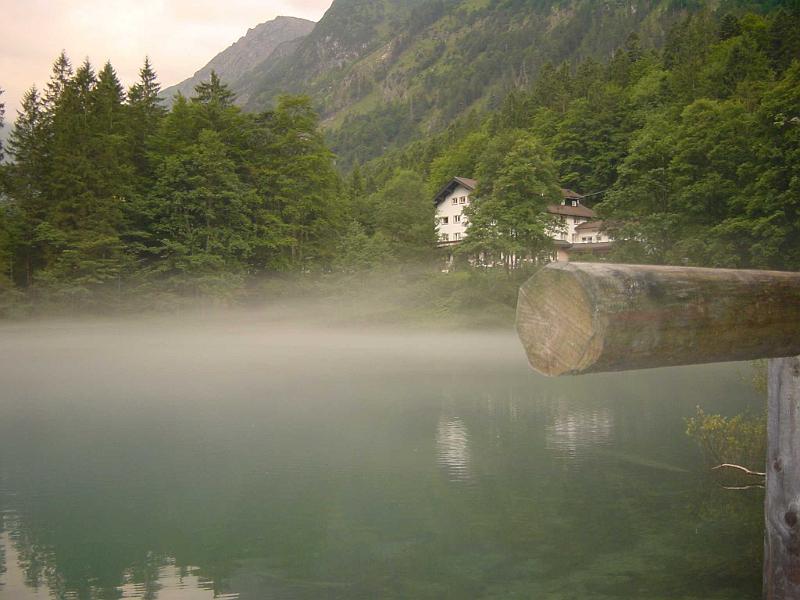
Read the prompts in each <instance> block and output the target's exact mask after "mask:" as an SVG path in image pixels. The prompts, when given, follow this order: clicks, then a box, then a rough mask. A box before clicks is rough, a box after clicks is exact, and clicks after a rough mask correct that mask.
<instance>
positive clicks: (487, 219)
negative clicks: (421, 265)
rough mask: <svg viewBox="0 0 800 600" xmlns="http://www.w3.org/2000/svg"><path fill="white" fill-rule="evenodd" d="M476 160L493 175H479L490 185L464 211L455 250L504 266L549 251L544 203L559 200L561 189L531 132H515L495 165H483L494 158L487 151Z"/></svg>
mask: <svg viewBox="0 0 800 600" xmlns="http://www.w3.org/2000/svg"><path fill="white" fill-rule="evenodd" d="M482 160H483V161H484V164H483V165H482V167H483V168H482V170H483V172H484V173H486V172H491V171H495V172H496V177H495V178H493V179H491V180H488V179H485V180H486V181H491V182H492V184H491V187H490V188H487V189H484V188H483V187H481V189H480V190H479V191H478V194H477V195H476V196H475V197H474V199H473V202H472V204H471V205H470V207H469V208H467V209H466V210H465V213H466V214H467V217H468V219H469V228H468V233H469V235H468V237H467V238H466V240H465V241H464V242H463V243H462V244H461V245H460V247H459V253H461V254H466V255H470V256H473V257H476V258H479V260H480V261H481V262H484V263H488V264H493V263H498V262H500V263H502V264H504V265H505V266H506V267H514V266H516V261H519V260H521V259H523V258H527V257H535V258H539V257H543V256H544V255H546V254H547V253H549V251H550V247H551V246H550V244H551V240H550V237H549V235H548V233H547V230H548V227H549V226H550V225H551V222H550V221H549V219H548V217H547V212H546V208H547V204H550V203H559V202H560V201H561V191H560V188H559V186H558V183H557V182H558V180H557V177H556V171H555V166H554V165H553V163H552V161H551V160H550V157H549V155H548V153H547V151H546V150H545V149H544V148H543V147H542V145H541V144H540V143H539V142H538V140H537V139H536V138H535V137H534V136H532V135H530V134H525V133H520V134H519V135H517V136H516V140H515V141H514V143H513V145H512V146H511V148H510V150H509V151H508V153H507V154H506V155H505V156H503V157H502V159H501V160H500V161H499V164H496V165H494V164H489V163H490V162H494V160H496V155H493V154H489V156H485V157H483V159H482Z"/></svg>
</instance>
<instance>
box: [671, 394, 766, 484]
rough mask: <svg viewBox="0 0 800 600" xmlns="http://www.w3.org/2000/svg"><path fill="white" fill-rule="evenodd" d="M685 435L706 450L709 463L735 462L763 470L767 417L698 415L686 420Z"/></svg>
mask: <svg viewBox="0 0 800 600" xmlns="http://www.w3.org/2000/svg"><path fill="white" fill-rule="evenodd" d="M686 434H687V435H689V436H690V437H692V438H693V439H694V440H695V441H696V442H697V444H698V445H699V446H700V449H701V450H702V452H703V456H704V457H705V459H706V462H707V463H708V464H709V466H717V465H721V464H735V465H740V466H743V467H747V468H750V469H751V470H753V471H761V470H762V467H763V464H764V460H765V458H764V457H765V456H766V451H767V423H766V416H759V417H755V416H749V415H736V416H734V417H723V416H722V415H709V414H706V413H705V412H704V411H703V409H702V408H700V407H699V406H698V407H697V414H696V415H695V416H694V417H690V418H688V419H686Z"/></svg>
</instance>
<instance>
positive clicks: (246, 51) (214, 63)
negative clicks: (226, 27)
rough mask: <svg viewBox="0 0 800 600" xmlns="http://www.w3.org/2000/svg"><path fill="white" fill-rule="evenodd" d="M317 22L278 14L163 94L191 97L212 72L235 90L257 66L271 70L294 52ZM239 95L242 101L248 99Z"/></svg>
mask: <svg viewBox="0 0 800 600" xmlns="http://www.w3.org/2000/svg"><path fill="white" fill-rule="evenodd" d="M314 26H315V23H314V22H313V21H308V20H306V19H298V18H296V17H277V18H275V19H273V20H272V21H267V22H265V23H261V24H260V25H257V26H256V27H254V28H253V29H250V30H248V31H247V34H245V35H244V36H243V37H241V38H239V40H238V41H237V42H235V43H234V44H232V45H231V46H230V47H228V48H227V49H225V50H224V51H222V52H220V53H219V54H217V55H216V56H215V57H214V58H212V59H211V61H210V62H209V63H208V64H207V65H206V66H204V67H203V68H202V69H200V70H199V71H197V72H196V73H195V74H194V75H193V76H192V77H190V78H189V79H186V80H185V81H182V82H181V83H179V84H177V85H174V86H172V87H169V88H166V89H165V90H163V91H162V96H163V97H165V98H167V99H170V98H172V97H173V96H174V95H175V94H176V93H178V92H180V93H182V94H183V95H184V96H191V95H192V93H193V92H194V88H195V86H196V85H197V84H199V83H201V82H202V81H207V80H208V78H209V76H210V75H211V71H212V70H213V71H216V72H217V75H219V76H220V78H221V79H222V80H223V81H224V82H226V83H228V84H229V85H231V86H232V87H233V88H234V89H239V88H241V87H243V85H244V84H243V83H242V82H241V80H242V79H243V78H244V77H245V76H246V75H247V74H248V73H249V72H250V71H251V70H252V69H254V68H256V67H258V68H259V73H266V72H269V68H270V63H271V62H272V61H274V60H276V59H278V58H285V57H287V56H288V55H291V54H292V53H293V52H294V51H295V50H296V48H297V47H298V44H299V43H300V41H301V40H302V39H303V38H304V37H305V36H307V35H308V34H309V33H310V32H311V31H312V30H313V29H314ZM245 101H246V98H240V99H239V102H240V103H241V102H245Z"/></svg>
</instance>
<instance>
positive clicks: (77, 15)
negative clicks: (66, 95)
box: [0, 0, 331, 123]
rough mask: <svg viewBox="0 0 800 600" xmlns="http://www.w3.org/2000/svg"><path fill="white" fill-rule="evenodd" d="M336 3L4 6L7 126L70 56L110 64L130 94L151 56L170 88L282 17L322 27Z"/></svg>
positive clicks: (30, 2)
mask: <svg viewBox="0 0 800 600" xmlns="http://www.w3.org/2000/svg"><path fill="white" fill-rule="evenodd" d="M330 4H331V0H0V88H2V89H4V90H5V93H4V94H3V95H2V96H0V101H2V102H5V105H6V122H7V123H8V122H9V121H13V120H14V119H15V118H16V109H17V108H18V106H19V99H20V98H21V97H22V94H23V93H24V92H25V90H27V89H28V88H29V87H30V86H31V85H32V84H34V83H35V84H36V86H37V87H39V88H40V89H41V88H42V87H43V86H44V84H45V83H46V82H47V80H48V78H49V77H50V68H51V66H52V63H53V60H54V59H55V58H56V56H58V54H59V53H60V52H61V50H62V49H63V50H66V52H67V55H68V56H69V57H70V58H71V59H72V63H73V65H75V64H78V63H80V62H82V61H83V59H84V58H86V57H88V58H89V59H90V60H91V62H92V64H93V65H95V67H96V68H97V67H99V66H102V65H103V63H105V61H106V60H110V61H111V64H113V65H114V67H115V68H116V69H117V73H118V74H119V76H120V78H121V79H122V82H123V83H124V84H125V86H126V87H127V86H128V85H130V84H131V83H132V82H133V81H135V79H136V78H137V77H138V71H139V68H140V67H141V65H142V62H143V60H144V57H145V55H149V56H150V59H151V61H152V62H153V66H154V67H155V69H156V71H157V72H158V75H159V80H160V81H161V84H162V86H163V87H167V86H169V85H172V84H174V83H178V82H179V81H182V80H184V79H186V78H187V77H189V76H191V75H192V74H194V72H195V71H196V70H198V69H199V68H200V67H202V66H203V65H205V64H206V63H207V62H208V61H209V60H210V59H211V58H212V57H213V56H214V55H216V54H217V53H218V52H220V51H222V50H223V49H225V48H227V47H228V46H229V45H231V44H232V43H233V42H235V41H236V40H238V39H239V38H240V37H241V36H243V35H244V34H245V33H246V32H247V30H248V29H249V28H251V27H255V26H256V25H257V24H259V23H263V22H264V21H268V20H270V19H273V18H274V17H276V16H278V15H288V16H293V17H303V18H305V19H311V20H313V21H318V20H319V19H320V17H321V16H322V14H323V13H324V12H325V10H326V9H327V8H328V7H329V6H330Z"/></svg>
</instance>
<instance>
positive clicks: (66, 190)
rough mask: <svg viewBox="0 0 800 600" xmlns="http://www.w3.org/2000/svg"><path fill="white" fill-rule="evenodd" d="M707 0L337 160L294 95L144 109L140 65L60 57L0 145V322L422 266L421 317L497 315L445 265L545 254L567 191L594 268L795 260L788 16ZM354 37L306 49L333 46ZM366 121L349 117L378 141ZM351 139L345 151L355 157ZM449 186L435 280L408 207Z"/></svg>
mask: <svg viewBox="0 0 800 600" xmlns="http://www.w3.org/2000/svg"><path fill="white" fill-rule="evenodd" d="M412 4H413V3H408V4H407V5H400V4H397V5H395V6H396V7H402V6H405V7H406V9H408V10H411V11H412V12H413V9H414V6H412ZM495 4H497V3H495ZM495 4H493V5H492V6H494V5H495ZM355 5H358V4H357V3H356V4H355ZM420 5H424V6H429V7H431V6H439V3H436V2H425V3H424V4H420ZM502 5H503V6H507V7H508V10H511V9H512V8H514V7H515V6H523V7H529V6H530V5H529V3H527V2H520V3H511V2H506V3H502ZM375 6H376V7H377V8H376V9H375V10H376V11H379V9H380V5H379V4H376V5H375ZM387 6H388V5H387ZM442 6H444V4H442ZM497 6H500V4H497ZM542 6H544V4H542ZM609 6H610V7H611V8H610V9H609V11H610V12H609V14H612V13H613V10H612V9H613V7H614V6H618V5H616V4H614V3H609ZM629 6H632V5H629ZM715 6H716V7H717V8H716V9H714V10H712V9H710V8H708V7H699V8H698V7H697V6H694V7H693V10H692V11H686V10H684V8H685V7H684V8H681V9H680V10H678V9H675V12H674V13H672V14H673V16H674V19H675V22H674V24H673V25H672V26H671V27H669V29H668V30H667V31H666V33H664V36H663V43H659V44H654V43H653V39H654V38H651V39H649V40H643V39H642V35H641V34H640V33H637V31H642V29H641V27H643V23H644V22H645V21H642V23H641V24H640V25H639V26H637V27H635V28H631V30H629V31H628V32H627V33H626V34H625V35H624V36H623V33H624V32H623V31H620V32H618V33H615V34H614V35H619V37H620V38H622V41H621V42H620V44H619V45H618V46H617V47H616V48H614V50H613V51H611V52H610V53H609V57H608V58H607V59H606V60H600V59H597V58H593V57H592V56H589V57H587V58H585V59H583V60H580V61H576V62H571V61H565V62H561V63H545V64H543V65H542V66H541V67H540V68H539V69H538V71H537V74H536V75H535V76H533V75H532V74H531V75H528V77H527V79H526V78H522V79H519V80H517V81H516V82H514V84H513V85H512V86H511V89H509V91H508V92H507V93H505V94H504V95H502V96H501V95H498V96H497V98H496V99H495V101H494V102H495V103H496V105H497V106H496V108H494V109H492V108H491V107H490V106H489V105H487V106H486V107H485V110H482V111H478V110H470V111H465V112H464V111H462V112H458V111H456V112H458V116H455V118H453V119H451V120H448V121H447V125H446V126H444V127H442V128H441V129H440V130H439V131H437V132H436V133H432V134H429V135H424V136H418V135H416V134H412V133H409V134H408V135H409V139H412V138H416V139H412V141H409V142H408V143H405V144H403V145H398V147H397V148H394V149H390V148H387V150H386V151H384V152H382V154H381V155H380V156H378V157H377V158H374V159H372V160H370V161H367V162H364V163H360V164H359V163H355V165H354V166H353V168H352V169H350V168H346V167H344V165H346V164H347V160H337V155H336V154H335V152H333V151H332V150H331V149H330V148H329V147H328V145H327V144H326V141H325V140H326V138H325V135H324V134H323V128H322V126H321V122H320V117H319V116H318V113H317V112H316V111H315V110H314V102H315V100H314V99H313V98H310V97H308V96H282V97H280V98H279V99H278V100H277V101H276V104H275V106H274V107H273V108H271V109H268V110H264V111H256V112H245V111H242V110H241V109H240V108H238V107H237V106H236V105H235V104H234V103H233V98H234V94H233V92H232V91H231V90H230V89H229V88H228V87H227V86H226V85H225V84H224V83H223V82H221V81H220V80H219V78H218V77H217V76H216V74H215V73H212V74H211V76H210V78H209V79H208V80H207V81H205V82H203V83H201V84H199V85H198V86H196V88H195V90H194V92H193V93H192V97H191V98H180V99H178V100H177V101H176V102H175V104H174V105H173V106H172V107H171V109H170V110H166V109H165V108H163V106H162V105H161V101H160V100H159V90H160V88H159V85H158V82H157V81H156V75H155V72H154V70H153V68H152V67H151V66H150V64H149V63H146V64H145V66H144V67H143V69H142V72H141V80H140V81H139V82H138V83H136V84H135V85H133V86H132V87H131V88H130V89H128V90H123V88H122V86H121V85H120V83H119V81H118V79H117V77H116V75H115V72H114V69H113V67H112V66H111V65H110V64H107V65H105V66H104V67H103V68H102V69H101V70H100V71H99V72H95V70H94V69H93V68H92V66H91V65H89V64H87V63H84V64H82V65H80V66H78V67H77V68H74V69H73V67H72V65H71V64H70V62H69V60H68V58H67V57H66V56H64V55H62V56H60V57H59V58H58V60H57V61H56V62H55V64H54V66H53V74H52V77H51V80H50V82H49V83H48V85H47V86H46V89H44V90H42V91H41V92H40V91H39V90H37V89H35V88H33V89H31V90H30V91H29V93H28V94H27V95H26V97H25V102H24V105H23V109H22V111H21V113H20V115H19V117H18V118H17V120H16V124H15V126H14V128H13V131H12V133H11V136H10V140H9V143H8V144H7V147H6V148H5V152H6V154H7V155H8V156H9V157H10V159H11V162H10V163H7V164H6V165H4V166H3V167H2V169H1V170H0V175H1V176H2V180H1V181H2V186H3V195H2V197H1V199H0V207H1V208H2V210H0V304H1V305H0V312H12V311H13V310H14V307H16V306H31V305H37V304H42V303H45V304H48V305H51V306H52V305H67V306H75V307H89V308H91V307H98V306H117V305H121V304H125V302H126V301H127V299H129V298H131V297H141V298H148V299H149V300H148V302H150V304H152V305H158V304H159V303H162V302H163V303H166V304H169V303H170V302H172V301H173V300H175V299H180V298H192V297H209V296H211V297H217V298H220V297H223V298H225V297H227V298H240V297H241V296H242V294H243V293H244V292H247V290H248V289H249V288H250V287H252V286H253V285H254V282H256V281H260V280H263V279H264V278H266V277H267V276H268V277H271V278H273V279H274V276H275V275H280V276H284V275H286V274H294V275H296V276H297V277H299V278H300V279H304V280H306V281H311V280H314V281H319V280H321V279H323V278H324V277H325V276H327V275H329V274H336V273H338V274H345V275H347V276H354V275H358V274H363V273H367V272H370V271H376V270H380V269H386V268H387V267H391V266H393V265H425V264H428V263H429V261H433V262H430V264H432V265H435V266H433V267H432V268H431V269H430V270H429V272H428V275H426V276H425V277H424V278H423V279H422V280H417V282H416V283H409V282H407V281H406V282H405V283H404V284H402V285H404V286H405V287H404V289H405V291H406V292H407V293H408V295H409V296H413V297H414V298H433V299H437V298H438V300H437V302H438V304H436V306H435V307H434V308H435V310H437V311H440V310H450V309H451V308H452V307H454V306H455V307H458V306H459V305H460V304H464V305H469V306H472V307H476V306H481V303H482V302H484V301H485V300H486V298H491V299H493V300H492V301H498V302H501V303H503V304H508V305H513V301H514V300H513V299H514V293H513V291H514V283H515V281H516V280H518V279H519V278H521V277H522V276H523V274H521V273H517V272H514V270H511V271H509V272H507V273H506V272H500V273H498V272H496V270H495V271H492V270H488V271H485V272H484V271H481V270H478V269H474V268H471V267H469V266H468V264H469V263H468V261H467V259H470V258H474V257H476V256H481V257H482V258H483V260H484V262H486V260H487V259H492V258H493V257H495V258H497V257H500V256H501V255H504V256H508V255H509V254H514V255H532V256H541V257H542V258H546V257H547V256H548V255H549V254H550V252H551V246H550V240H549V237H548V236H547V235H546V231H547V228H548V227H550V226H552V223H550V222H549V221H548V220H547V219H546V218H545V217H544V215H543V212H544V211H543V209H544V207H545V205H546V204H547V203H548V202H554V201H558V199H559V187H569V188H572V189H575V190H578V191H579V192H582V193H584V194H589V196H588V197H587V200H586V201H587V203H593V204H594V205H595V208H596V209H597V210H598V211H599V212H600V214H601V215H602V216H603V218H604V219H605V227H606V228H607V229H608V230H609V231H610V232H611V233H612V234H613V235H614V237H615V238H616V240H617V242H616V244H615V246H614V250H613V252H612V255H611V257H610V258H612V259H614V260H620V261H635V262H653V263H671V264H688V265H711V266H723V267H758V268H780V269H798V268H800V176H798V173H800V62H798V61H800V12H798V10H797V9H794V8H792V7H783V6H778V7H775V6H772V5H771V4H767V3H762V4H760V5H759V6H756V7H755V8H754V7H753V6H752V3H747V4H746V5H744V4H743V5H742V6H733V5H725V4H722V3H720V4H715ZM722 8H725V11H724V12H722ZM384 10H388V9H386V6H384ZM398 10H399V8H398ZM476 10H477V9H476ZM376 14H377V13H376ZM671 18H672V17H671ZM329 22H330V21H329ZM382 22H383V21H382V20H381V19H379V18H377V17H375V18H374V19H373V20H372V21H370V20H369V19H366V17H365V21H364V23H365V25H364V27H365V28H370V27H372V28H374V29H375V30H377V31H379V32H380V31H382V30H381V26H380V23H382ZM370 23H371V24H370ZM323 24H324V20H323V23H321V24H320V27H321V26H322V25H323ZM328 26H329V27H330V25H328ZM422 29H424V27H422V26H420V27H418V28H416V29H413V30H412V31H417V30H422ZM318 30H319V28H318V29H315V33H316V32H317V31H318ZM358 30H359V29H358V27H355V26H354V27H353V35H354V36H355V37H354V38H353V39H352V40H351V42H349V45H347V46H337V48H338V50H337V53H334V54H333V55H325V54H324V53H322V52H323V49H324V48H323V47H319V48H318V51H319V52H321V53H322V54H317V55H315V56H317V58H318V59H319V60H323V59H325V60H328V59H330V60H331V61H334V62H335V61H336V60H339V59H342V57H343V56H345V55H347V53H348V52H354V53H356V52H357V49H358V48H361V47H362V46H363V43H364V42H362V41H361V38H360V37H359V36H358V35H357V31H358ZM323 32H324V29H323ZM395 33H397V31H395ZM313 35H314V34H312V35H310V36H309V37H308V38H306V40H309V39H315V38H313ZM495 37H496V38H498V40H502V37H503V36H502V35H499V34H498V35H497V36H495ZM316 39H328V38H327V37H324V38H316ZM431 39H435V38H431ZM511 39H513V36H511ZM570 39H572V40H573V43H574V44H577V45H581V44H584V43H585V44H589V43H590V42H589V41H586V40H584V39H583V38H580V37H577V38H570ZM304 43H305V42H304ZM492 43H500V42H499V41H497V40H484V42H483V44H484V47H486V48H487V50H486V55H491V44H492ZM604 43H605V42H604ZM325 48H327V46H325ZM301 50H302V49H298V53H300V54H299V55H301V56H302V53H301V52H300V51H301ZM366 50H368V48H366V49H364V51H366ZM358 52H360V51H358ZM476 52H477V51H476ZM476 56H478V57H480V56H481V54H480V53H478V54H477V55H476ZM326 57H327V58H326ZM337 57H338V58H337ZM342 60H343V59H342ZM323 71H324V69H323V70H321V71H320V73H322V72H323ZM327 72H330V73H332V74H333V75H335V74H336V73H339V71H337V68H333V69H332V70H330V69H329V71H327ZM439 72H440V70H439V68H438V67H436V66H435V65H431V66H429V67H428V68H427V69H424V70H421V71H420V72H419V73H418V74H417V75H416V76H415V77H414V78H413V82H414V83H413V85H414V86H419V89H420V90H423V91H424V90H428V91H429V92H430V93H432V94H433V93H436V89H437V88H436V86H431V85H429V83H426V82H429V78H430V77H435V76H436V73H439ZM333 75H332V76H333ZM298 85H299V84H298ZM330 89H333V88H330ZM498 89H499V88H498ZM306 91H309V92H311V93H314V87H313V85H311V84H310V89H308V90H306ZM388 106H391V103H389V104H385V103H383V102H382V101H381V102H379V103H378V104H376V110H383V109H384V108H386V107H388ZM382 107H383V108H382ZM387 110H388V109H387ZM415 110H416V109H415ZM428 114H433V113H430V112H429V113H428ZM353 122H355V121H351V124H352V123H353ZM366 122H368V121H365V123H366ZM380 123H381V122H380V120H378V119H376V120H375V123H372V124H370V126H373V125H374V126H375V127H378V131H383V128H384V127H386V128H387V131H388V130H389V129H390V128H391V126H390V125H385V126H384V125H381V124H380ZM336 131H338V132H339V133H336ZM345 131H346V129H344V128H343V129H339V130H336V129H334V137H333V138H332V139H334V140H339V141H338V142H337V143H343V142H342V140H344V139H345V138H342V137H339V138H337V137H336V136H337V135H344V134H343V132H345ZM350 131H352V130H350ZM368 138H370V139H371V137H370V136H368ZM354 140H357V138H352V139H349V141H347V144H349V147H350V149H351V151H350V152H351V154H350V155H351V156H353V155H357V154H358V153H359V152H361V151H362V150H363V151H364V152H365V153H366V154H365V155H369V154H372V153H373V150H366V149H365V148H366V146H365V145H362V144H361V143H360V142H358V141H354ZM396 143H397V144H399V141H398V140H396ZM337 167H338V168H337ZM455 175H460V176H466V177H473V178H475V179H478V180H479V181H480V185H479V187H478V189H477V191H476V194H475V196H474V202H473V203H472V206H471V207H470V208H469V209H468V211H469V214H468V217H469V219H470V223H471V225H470V229H469V230H468V232H469V236H468V238H467V240H466V242H464V243H462V244H461V245H460V246H459V247H458V249H457V252H456V254H457V258H459V259H460V262H459V261H457V264H456V271H458V272H457V273H450V274H449V275H446V276H444V275H442V274H441V273H440V270H441V267H440V264H441V263H438V262H437V261H436V257H437V250H436V248H435V240H436V235H435V227H434V220H433V216H434V207H433V206H432V202H431V198H432V196H433V194H434V193H435V191H436V190H437V189H438V188H439V187H440V186H441V185H442V184H444V183H445V182H446V181H447V180H449V179H450V178H451V177H453V176H455ZM459 265H461V266H459ZM501 271H502V270H501ZM420 281H421V283H420ZM415 285H418V286H421V287H414V286H415Z"/></svg>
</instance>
